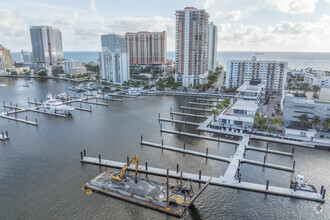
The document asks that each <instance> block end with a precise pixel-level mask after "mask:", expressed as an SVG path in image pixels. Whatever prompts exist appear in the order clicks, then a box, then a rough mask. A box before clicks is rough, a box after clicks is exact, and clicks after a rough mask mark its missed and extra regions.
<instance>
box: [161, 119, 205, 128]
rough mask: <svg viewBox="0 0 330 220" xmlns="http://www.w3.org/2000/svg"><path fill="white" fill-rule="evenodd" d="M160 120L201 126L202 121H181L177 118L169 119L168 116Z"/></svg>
mask: <svg viewBox="0 0 330 220" xmlns="http://www.w3.org/2000/svg"><path fill="white" fill-rule="evenodd" d="M158 120H159V121H165V122H172V123H177V124H184V125H192V126H199V125H200V123H196V122H189V121H180V120H175V119H167V118H158Z"/></svg>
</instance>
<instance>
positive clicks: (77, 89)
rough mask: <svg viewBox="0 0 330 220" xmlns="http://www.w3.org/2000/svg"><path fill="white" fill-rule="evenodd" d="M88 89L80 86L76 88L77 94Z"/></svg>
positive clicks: (82, 85)
mask: <svg viewBox="0 0 330 220" xmlns="http://www.w3.org/2000/svg"><path fill="white" fill-rule="evenodd" d="M86 91H87V90H86V88H85V86H84V84H82V83H81V84H79V86H77V87H76V92H86Z"/></svg>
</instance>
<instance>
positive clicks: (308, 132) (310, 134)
mask: <svg viewBox="0 0 330 220" xmlns="http://www.w3.org/2000/svg"><path fill="white" fill-rule="evenodd" d="M316 134H317V132H316V130H315V129H309V128H306V127H299V126H298V127H294V126H290V127H287V128H285V136H287V137H290V136H291V137H306V138H314V137H315V135H316Z"/></svg>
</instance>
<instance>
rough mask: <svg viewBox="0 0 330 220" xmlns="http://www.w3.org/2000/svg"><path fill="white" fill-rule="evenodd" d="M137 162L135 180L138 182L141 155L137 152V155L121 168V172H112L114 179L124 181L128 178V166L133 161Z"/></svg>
mask: <svg viewBox="0 0 330 220" xmlns="http://www.w3.org/2000/svg"><path fill="white" fill-rule="evenodd" d="M133 162H135V182H137V176H138V168H139V157H138V155H137V154H135V157H134V158H133V159H132V160H130V161H129V162H128V163H127V164H126V165H125V166H124V167H123V168H122V169H121V170H120V172H116V173H113V174H111V178H112V179H114V180H118V181H122V180H123V179H125V178H126V176H125V172H126V170H127V168H128V167H129V166H130V165H131V164H132V163H133Z"/></svg>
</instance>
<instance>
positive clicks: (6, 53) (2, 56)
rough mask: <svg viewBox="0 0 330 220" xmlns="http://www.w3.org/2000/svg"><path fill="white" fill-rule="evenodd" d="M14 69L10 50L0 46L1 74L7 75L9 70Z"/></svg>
mask: <svg viewBox="0 0 330 220" xmlns="http://www.w3.org/2000/svg"><path fill="white" fill-rule="evenodd" d="M11 67H13V60H12V58H11V55H10V50H8V49H6V48H5V47H4V46H2V45H1V44H0V73H5V72H6V69H7V68H11Z"/></svg>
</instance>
